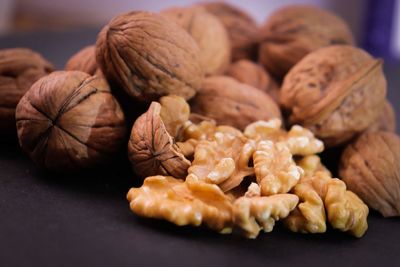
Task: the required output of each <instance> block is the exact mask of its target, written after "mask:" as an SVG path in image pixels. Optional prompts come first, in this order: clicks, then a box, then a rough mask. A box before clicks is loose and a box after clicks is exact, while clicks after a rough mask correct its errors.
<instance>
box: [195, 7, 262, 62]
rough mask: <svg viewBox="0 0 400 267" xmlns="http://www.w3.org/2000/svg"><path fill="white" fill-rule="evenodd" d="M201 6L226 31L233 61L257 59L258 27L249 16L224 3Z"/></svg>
mask: <svg viewBox="0 0 400 267" xmlns="http://www.w3.org/2000/svg"><path fill="white" fill-rule="evenodd" d="M201 6H203V7H205V8H206V9H207V11H208V12H210V13H212V14H214V15H215V16H217V17H218V18H219V19H220V21H221V22H222V24H223V25H224V26H225V28H226V30H227V31H228V34H229V38H230V41H231V45H232V60H233V61H237V60H240V59H245V58H247V59H256V58H257V49H258V47H257V43H258V41H257V31H258V26H257V23H256V22H255V20H254V19H253V18H252V17H251V16H250V15H249V14H247V13H246V12H245V11H243V10H241V9H240V8H238V7H236V6H233V5H230V4H228V3H224V2H214V3H203V4H201Z"/></svg>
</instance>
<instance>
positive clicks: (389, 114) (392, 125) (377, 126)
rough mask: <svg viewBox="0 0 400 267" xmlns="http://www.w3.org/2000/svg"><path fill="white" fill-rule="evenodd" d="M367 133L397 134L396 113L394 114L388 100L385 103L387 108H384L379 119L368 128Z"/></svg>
mask: <svg viewBox="0 0 400 267" xmlns="http://www.w3.org/2000/svg"><path fill="white" fill-rule="evenodd" d="M367 131H370V132H377V131H386V132H393V133H394V132H396V113H395V112H394V109H393V106H392V104H390V102H389V101H388V100H386V101H385V106H384V107H383V110H382V112H381V114H380V115H379V117H378V119H377V120H375V121H374V122H373V123H372V124H371V125H370V126H369V127H368V128H367Z"/></svg>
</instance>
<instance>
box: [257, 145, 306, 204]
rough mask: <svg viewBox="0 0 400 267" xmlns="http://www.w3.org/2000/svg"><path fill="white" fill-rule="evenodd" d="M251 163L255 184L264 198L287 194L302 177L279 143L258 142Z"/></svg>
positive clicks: (285, 149) (301, 173)
mask: <svg viewBox="0 0 400 267" xmlns="http://www.w3.org/2000/svg"><path fill="white" fill-rule="evenodd" d="M253 161H254V169H255V174H256V178H257V183H258V184H259V185H260V187H261V194H262V195H264V196H269V195H273V194H281V193H287V192H289V191H290V189H292V188H293V186H295V185H296V184H297V182H298V181H299V179H300V178H301V177H302V175H303V170H302V169H301V168H300V167H298V166H296V163H295V162H294V160H293V158H292V154H291V153H290V150H289V148H288V147H287V146H286V145H285V144H284V143H281V142H278V143H274V142H272V141H269V140H263V141H260V142H259V143H258V145H257V148H256V151H255V152H254V155H253Z"/></svg>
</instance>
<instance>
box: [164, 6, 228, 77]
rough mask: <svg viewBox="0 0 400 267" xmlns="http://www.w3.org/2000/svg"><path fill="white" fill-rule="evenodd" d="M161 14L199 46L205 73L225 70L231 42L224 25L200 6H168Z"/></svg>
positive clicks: (218, 72) (217, 72) (211, 73)
mask: <svg viewBox="0 0 400 267" xmlns="http://www.w3.org/2000/svg"><path fill="white" fill-rule="evenodd" d="M161 15H162V16H164V17H166V18H168V19H171V20H173V21H174V22H176V23H177V24H178V25H179V26H181V27H182V28H183V29H185V30H186V31H187V32H188V33H189V34H190V35H191V36H192V37H193V39H194V40H195V41H196V43H197V45H198V46H199V48H200V59H201V63H202V66H203V70H204V72H205V75H217V74H222V73H224V72H225V70H226V69H227V67H228V66H229V63H230V61H231V44H230V40H229V36H228V33H227V31H226V29H225V27H224V25H223V24H222V23H221V22H220V21H219V19H218V18H217V17H216V16H214V15H213V14H211V13H209V12H208V11H206V10H205V9H204V8H202V7H200V6H192V7H186V8H179V7H175V8H169V9H166V10H163V11H161Z"/></svg>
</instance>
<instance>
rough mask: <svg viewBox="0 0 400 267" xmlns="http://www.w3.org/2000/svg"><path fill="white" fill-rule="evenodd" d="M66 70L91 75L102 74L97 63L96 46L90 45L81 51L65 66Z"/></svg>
mask: <svg viewBox="0 0 400 267" xmlns="http://www.w3.org/2000/svg"><path fill="white" fill-rule="evenodd" d="M65 70H79V71H83V72H86V73H87V74H90V75H95V74H101V70H100V69H99V67H98V65H97V62H96V46H94V45H89V46H86V47H84V48H82V49H81V50H79V51H78V52H77V53H76V54H74V55H73V56H72V57H71V58H70V59H69V60H68V62H67V63H66V64H65Z"/></svg>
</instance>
